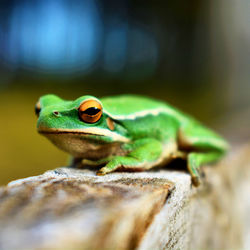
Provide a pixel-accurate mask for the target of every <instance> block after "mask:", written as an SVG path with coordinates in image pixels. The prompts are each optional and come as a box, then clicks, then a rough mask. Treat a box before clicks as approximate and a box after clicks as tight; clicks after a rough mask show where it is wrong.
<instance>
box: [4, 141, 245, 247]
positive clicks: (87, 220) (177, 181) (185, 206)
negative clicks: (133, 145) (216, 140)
mask: <svg viewBox="0 0 250 250" xmlns="http://www.w3.org/2000/svg"><path fill="white" fill-rule="evenodd" d="M232 152H233V153H231V154H229V156H228V157H227V158H225V159H224V160H223V161H221V162H220V163H219V164H218V165H217V166H215V167H206V168H205V174H206V179H205V180H206V181H205V183H204V184H203V185H202V186H201V187H199V188H193V187H192V186H191V181H190V176H189V175H188V173H186V172H185V171H182V170H180V171H176V170H171V169H169V170H166V169H160V170H155V171H149V172H140V173H112V174H109V175H106V176H96V175H95V171H91V170H83V169H72V168H59V169H56V170H52V171H48V172H46V173H44V174H43V175H40V176H34V177H30V178H25V179H20V180H17V181H13V182H11V183H9V184H8V185H7V186H6V187H2V188H1V189H0V249H51V248H53V249H141V250H144V249H239V248H243V247H245V248H246V249H247V247H249V241H250V240H249V235H250V226H249V225H250V220H249V215H248V214H249V209H250V204H249V199H248V195H249V191H250V181H249V180H250V174H249V169H250V166H249V164H250V163H249V162H250V161H249V158H250V146H249V145H246V146H243V147H240V148H238V149H234V150H233V151H232Z"/></svg>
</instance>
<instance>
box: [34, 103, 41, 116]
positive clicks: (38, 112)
mask: <svg viewBox="0 0 250 250" xmlns="http://www.w3.org/2000/svg"><path fill="white" fill-rule="evenodd" d="M40 111H41V104H40V102H37V104H36V106H35V114H36V115H37V116H39V114H40Z"/></svg>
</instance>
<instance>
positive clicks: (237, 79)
mask: <svg viewBox="0 0 250 250" xmlns="http://www.w3.org/2000/svg"><path fill="white" fill-rule="evenodd" d="M249 10H250V1H248V0H241V1H233V0H221V1H197V0H190V1H179V0H177V1H168V0H164V1H163V0H162V1H148V0H144V1H132V0H120V1H115V0H111V1H105V0H98V1H97V0H96V1H95V0H81V1H80V0H33V1H28V0H8V1H7V0H6V1H4V0H3V1H1V2H0V112H1V118H0V168H1V174H0V185H2V184H6V183H7V182H8V181H10V180H13V179H16V178H21V177H26V176H31V175H36V174H40V173H43V172H44V171H45V170H48V169H53V168H56V167H59V166H63V165H65V164H66V163H67V154H65V153H63V152H61V151H60V150H59V149H57V148H56V147H55V146H53V145H52V144H51V143H50V142H49V141H47V139H46V138H43V137H42V136H40V135H39V134H37V132H36V116H35V115H34V105H35V103H36V102H37V100H38V98H39V96H41V95H43V94H46V93H54V94H57V95H60V96H61V97H62V98H65V99H75V98H77V97H79V96H81V95H86V94H91V95H95V96H97V97H102V96H107V95H114V94H124V93H134V94H141V95H148V96H151V97H154V98H159V99H162V100H165V101H167V102H169V103H170V104H172V105H175V106H177V107H178V108H180V109H182V110H184V111H185V112H188V113H190V114H192V115H193V116H195V117H197V118H198V119H200V120H201V121H202V122H204V123H205V124H207V125H208V126H210V127H212V128H213V129H215V130H217V131H218V132H220V133H221V134H222V135H224V136H226V137H227V138H228V139H229V140H231V141H233V140H234V139H233V138H237V137H238V134H241V135H243V136H242V137H244V138H246V137H247V136H249V133H248V132H249V126H250V123H249V117H250V108H249V107H250V84H249V83H248V81H249V80H248V79H249V74H250V70H249V66H250V16H249ZM242 117H243V118H242ZM247 117H248V119H246V118H247ZM246 120H248V121H247V122H246Z"/></svg>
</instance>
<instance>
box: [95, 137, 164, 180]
mask: <svg viewBox="0 0 250 250" xmlns="http://www.w3.org/2000/svg"><path fill="white" fill-rule="evenodd" d="M124 147H125V150H129V153H128V154H127V155H126V156H114V157H113V158H112V159H111V160H110V161H109V162H108V164H107V165H106V166H105V167H103V168H101V169H100V170H99V171H98V172H97V175H105V174H107V173H110V172H113V171H115V170H117V169H118V168H121V167H123V168H125V169H133V170H135V169H137V170H141V169H149V168H150V167H152V166H154V165H155V163H156V162H157V160H158V159H160V157H161V155H162V151H163V145H162V143H161V142H160V141H158V140H156V139H153V138H144V139H139V140H137V141H135V142H133V144H127V145H125V146H124Z"/></svg>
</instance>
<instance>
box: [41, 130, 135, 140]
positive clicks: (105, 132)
mask: <svg viewBox="0 0 250 250" xmlns="http://www.w3.org/2000/svg"><path fill="white" fill-rule="evenodd" d="M38 132H40V133H45V134H46V133H51V134H54V133H55V134H57V133H58V134H60V133H79V134H83V135H84V134H90V135H97V136H107V137H110V138H112V139H113V140H114V141H120V142H129V141H130V139H129V138H127V137H125V136H122V135H119V134H117V133H116V132H113V131H110V130H108V129H105V128H94V127H92V128H84V129H40V130H38Z"/></svg>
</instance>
